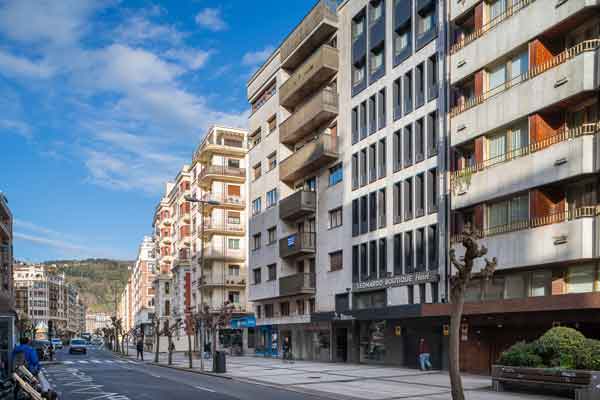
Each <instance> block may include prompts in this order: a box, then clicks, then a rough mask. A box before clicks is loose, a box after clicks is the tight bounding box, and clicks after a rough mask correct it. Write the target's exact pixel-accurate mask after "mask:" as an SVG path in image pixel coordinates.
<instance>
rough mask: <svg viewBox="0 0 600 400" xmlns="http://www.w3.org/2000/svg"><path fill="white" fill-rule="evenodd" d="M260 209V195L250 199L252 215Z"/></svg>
mask: <svg viewBox="0 0 600 400" xmlns="http://www.w3.org/2000/svg"><path fill="white" fill-rule="evenodd" d="M261 209H262V206H261V201H260V197H257V198H256V199H254V200H252V215H257V214H260V212H261Z"/></svg>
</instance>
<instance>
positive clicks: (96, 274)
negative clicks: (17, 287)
mask: <svg viewBox="0 0 600 400" xmlns="http://www.w3.org/2000/svg"><path fill="white" fill-rule="evenodd" d="M44 264H46V265H55V266H56V268H57V270H58V272H64V273H65V276H66V280H67V282H69V283H71V284H73V285H74V286H76V287H78V288H79V293H80V295H81V296H82V297H83V301H84V303H85V305H86V306H87V307H88V311H90V312H112V311H114V307H115V303H114V288H115V287H116V288H118V290H117V293H120V292H121V291H122V289H123V287H124V286H125V285H126V284H127V278H128V276H129V267H130V266H132V265H133V262H132V261H120V260H108V259H87V260H56V261H46V262H45V263H44Z"/></svg>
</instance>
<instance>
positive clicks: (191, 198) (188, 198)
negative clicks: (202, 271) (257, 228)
mask: <svg viewBox="0 0 600 400" xmlns="http://www.w3.org/2000/svg"><path fill="white" fill-rule="evenodd" d="M184 198H185V200H186V201H189V202H190V203H199V204H200V237H201V238H202V247H200V265H201V266H202V267H204V205H205V204H209V205H212V206H218V205H220V204H221V203H220V202H218V201H216V200H202V199H198V198H196V197H195V196H190V195H186V196H184ZM196 278H197V280H196V282H197V285H198V287H199V286H200V282H199V280H198V279H200V278H199V277H196ZM201 337H203V335H201ZM203 348H204V342H203V341H201V343H200V351H201V353H200V361H201V363H202V362H203V360H202V352H203ZM188 361H189V366H190V369H191V368H192V337H191V336H190V332H189V330H188ZM202 367H203V366H202ZM202 369H204V368H202Z"/></svg>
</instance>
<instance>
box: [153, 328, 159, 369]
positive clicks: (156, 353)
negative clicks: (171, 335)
mask: <svg viewBox="0 0 600 400" xmlns="http://www.w3.org/2000/svg"><path fill="white" fill-rule="evenodd" d="M155 331H156V346H155V352H154V362H155V363H158V350H159V346H160V324H159V323H156V327H155Z"/></svg>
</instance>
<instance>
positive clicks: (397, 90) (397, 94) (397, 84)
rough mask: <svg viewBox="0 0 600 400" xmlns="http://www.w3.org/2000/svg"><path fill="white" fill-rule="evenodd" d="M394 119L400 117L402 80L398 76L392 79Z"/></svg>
mask: <svg viewBox="0 0 600 400" xmlns="http://www.w3.org/2000/svg"><path fill="white" fill-rule="evenodd" d="M393 107H394V121H396V120H397V119H400V117H402V80H401V79H400V78H398V79H396V80H395V81H394V102H393Z"/></svg>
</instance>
